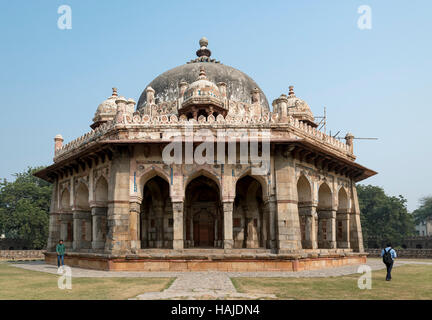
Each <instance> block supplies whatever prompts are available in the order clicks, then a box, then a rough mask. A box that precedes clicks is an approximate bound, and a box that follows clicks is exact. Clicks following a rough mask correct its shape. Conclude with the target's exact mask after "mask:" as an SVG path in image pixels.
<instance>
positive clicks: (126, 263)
mask: <svg viewBox="0 0 432 320" xmlns="http://www.w3.org/2000/svg"><path fill="white" fill-rule="evenodd" d="M44 254H45V262H46V263H48V264H57V257H56V253H55V252H45V253H44ZM366 256H367V253H354V252H351V251H350V250H344V249H335V250H314V251H310V252H307V250H305V252H304V253H302V254H289V253H284V254H282V253H279V254H275V253H271V251H270V250H265V249H256V250H255V249H244V250H242V249H240V250H239V249H236V250H223V249H199V250H198V249H184V250H182V251H179V250H169V249H167V250H162V249H149V250H139V251H138V252H137V253H135V254H124V255H112V254H103V253H99V254H98V253H85V252H70V253H66V255H65V264H66V265H68V266H71V267H80V268H86V269H95V270H110V271H155V272H161V271H170V272H177V271H178V272H188V271H223V272H260V271H283V272H286V271H305V270H318V269H324V268H331V267H342V266H347V265H358V264H364V263H366Z"/></svg>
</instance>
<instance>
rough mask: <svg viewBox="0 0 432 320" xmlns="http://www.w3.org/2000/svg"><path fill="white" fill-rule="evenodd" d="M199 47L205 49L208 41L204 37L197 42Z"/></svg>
mask: <svg viewBox="0 0 432 320" xmlns="http://www.w3.org/2000/svg"><path fill="white" fill-rule="evenodd" d="M199 45H200V47H207V46H208V40H207V38H206V37H202V38H201V39H200V41H199Z"/></svg>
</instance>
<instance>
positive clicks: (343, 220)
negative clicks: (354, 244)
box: [336, 210, 350, 249]
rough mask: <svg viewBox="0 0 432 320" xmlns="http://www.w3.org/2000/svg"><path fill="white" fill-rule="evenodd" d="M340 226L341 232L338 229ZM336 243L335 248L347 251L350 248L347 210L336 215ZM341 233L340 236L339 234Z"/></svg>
mask: <svg viewBox="0 0 432 320" xmlns="http://www.w3.org/2000/svg"><path fill="white" fill-rule="evenodd" d="M339 224H341V225H342V230H340V228H339ZM336 230H337V232H336V235H337V239H336V243H337V248H341V249H349V248H350V214H349V212H348V210H344V211H338V212H337V214H336ZM339 232H341V234H339Z"/></svg>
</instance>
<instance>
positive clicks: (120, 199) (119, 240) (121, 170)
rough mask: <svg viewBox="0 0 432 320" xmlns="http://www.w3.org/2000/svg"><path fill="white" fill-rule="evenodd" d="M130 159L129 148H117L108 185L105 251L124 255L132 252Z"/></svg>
mask: <svg viewBox="0 0 432 320" xmlns="http://www.w3.org/2000/svg"><path fill="white" fill-rule="evenodd" d="M129 182H130V159H129V150H128V148H127V147H117V148H116V152H115V153H114V154H113V158H112V162H111V170H110V181H109V183H108V212H107V224H108V233H107V237H106V242H105V251H107V252H110V253H117V254H122V253H126V252H127V251H129V250H130V235H129V216H130V202H129V194H130V184H129Z"/></svg>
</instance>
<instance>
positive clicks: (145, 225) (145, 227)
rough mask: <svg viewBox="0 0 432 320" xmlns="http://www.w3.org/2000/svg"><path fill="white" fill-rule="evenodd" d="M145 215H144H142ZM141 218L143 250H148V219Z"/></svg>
mask: <svg viewBox="0 0 432 320" xmlns="http://www.w3.org/2000/svg"><path fill="white" fill-rule="evenodd" d="M142 214H144V213H142ZM140 218H141V229H140V230H141V239H140V240H141V248H148V246H149V244H148V223H149V222H148V219H147V217H142V216H140Z"/></svg>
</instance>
